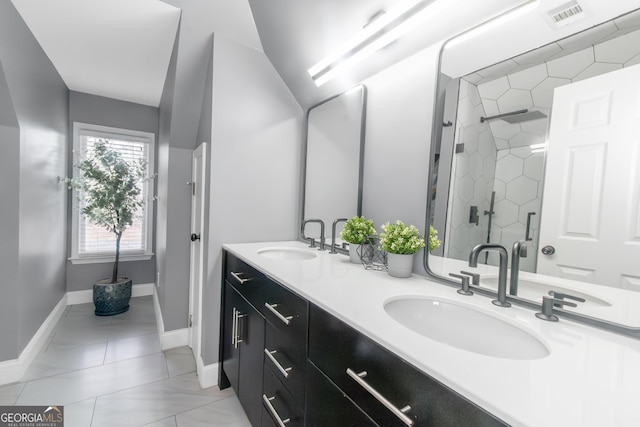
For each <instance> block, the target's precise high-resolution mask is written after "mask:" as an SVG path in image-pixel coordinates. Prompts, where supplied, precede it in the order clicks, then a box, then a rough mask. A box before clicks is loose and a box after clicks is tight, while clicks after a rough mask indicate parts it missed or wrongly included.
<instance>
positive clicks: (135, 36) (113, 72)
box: [11, 0, 180, 107]
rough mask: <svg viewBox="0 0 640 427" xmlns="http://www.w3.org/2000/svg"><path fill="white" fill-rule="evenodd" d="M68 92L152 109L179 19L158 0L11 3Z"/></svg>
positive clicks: (28, 0)
mask: <svg viewBox="0 0 640 427" xmlns="http://www.w3.org/2000/svg"><path fill="white" fill-rule="evenodd" d="M11 1H12V2H13V4H14V5H15V7H16V9H17V10H18V12H19V13H20V15H21V16H22V18H23V19H24V20H25V22H26V24H27V26H28V27H29V29H30V30H31V32H32V33H33V34H34V36H35V37H36V39H37V40H38V42H39V43H40V45H41V46H42V49H43V50H44V51H45V53H46V54H47V56H48V57H49V59H50V60H51V62H52V63H53V65H54V66H55V67H56V69H57V70H58V73H59V74H60V76H61V77H62V79H63V80H64V82H65V83H66V85H67V86H68V87H69V89H71V90H74V91H78V92H85V93H90V94H94V95H100V96H106V97H109V98H115V99H121V100H125V101H130V102H135V103H139V104H144V105H151V106H155V107H157V106H158V105H159V103H160V97H161V95H162V88H163V86H164V82H165V78H166V75H167V68H168V66H169V59H170V58H171V50H172V48H173V43H174V40H175V36H176V31H177V29H178V23H179V20H180V9H178V8H176V7H173V6H171V5H168V4H166V3H164V2H161V1H158V0H11Z"/></svg>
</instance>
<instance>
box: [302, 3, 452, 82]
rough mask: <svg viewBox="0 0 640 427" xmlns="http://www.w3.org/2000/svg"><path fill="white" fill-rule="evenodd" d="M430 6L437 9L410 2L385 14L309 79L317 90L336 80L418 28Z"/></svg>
mask: <svg viewBox="0 0 640 427" xmlns="http://www.w3.org/2000/svg"><path fill="white" fill-rule="evenodd" d="M429 3H432V4H431V5H430V6H433V3H435V0H408V1H405V2H404V3H402V4H401V5H400V6H398V7H395V8H393V9H391V10H389V11H387V12H385V13H384V14H383V15H381V16H380V17H379V18H377V19H375V20H374V21H372V22H371V23H369V24H368V25H367V26H365V27H364V28H363V30H362V31H360V32H359V33H358V34H356V35H355V36H354V37H352V38H351V39H349V40H347V42H345V43H344V44H343V45H341V46H340V47H339V48H338V49H336V50H335V51H334V52H332V53H330V54H329V55H327V56H326V57H324V58H323V59H321V60H320V61H319V62H318V63H317V64H315V65H314V66H313V67H311V68H309V70H308V72H309V75H310V76H311V78H312V79H313V81H314V82H315V83H316V85H317V86H321V85H322V84H324V83H326V82H327V81H329V80H331V79H332V78H333V77H335V75H336V74H337V73H338V72H340V71H343V70H344V69H345V68H347V67H350V66H352V65H354V64H356V63H358V62H360V61H361V60H362V59H364V58H366V57H367V56H369V55H370V54H372V53H373V52H375V51H377V50H379V49H382V48H383V47H384V46H386V45H388V44H389V43H391V42H393V41H394V40H396V39H397V38H399V37H400V36H402V35H403V34H405V33H407V32H408V31H409V30H411V29H412V28H414V27H415V26H416V25H417V24H418V23H419V22H420V20H421V19H424V17H425V16H426V13H424V12H426V11H427V10H429V9H431V7H427V6H428V5H429ZM440 3H444V2H443V1H441V2H440ZM418 17H419V18H418ZM416 18H417V19H416Z"/></svg>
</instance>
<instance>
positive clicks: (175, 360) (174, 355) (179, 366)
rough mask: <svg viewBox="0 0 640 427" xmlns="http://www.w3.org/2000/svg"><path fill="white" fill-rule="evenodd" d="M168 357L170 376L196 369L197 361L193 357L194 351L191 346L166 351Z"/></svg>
mask: <svg viewBox="0 0 640 427" xmlns="http://www.w3.org/2000/svg"><path fill="white" fill-rule="evenodd" d="M164 354H165V356H166V358H167V369H169V376H170V377H175V376H176V375H182V374H186V373H188V372H195V371H196V362H195V360H194V359H193V351H192V350H191V349H190V348H189V347H178V348H172V349H169V350H166V351H165V352H164Z"/></svg>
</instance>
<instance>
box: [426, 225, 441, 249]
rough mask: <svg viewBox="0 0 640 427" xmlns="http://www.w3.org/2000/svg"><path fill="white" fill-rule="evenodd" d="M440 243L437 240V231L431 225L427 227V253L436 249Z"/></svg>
mask: <svg viewBox="0 0 640 427" xmlns="http://www.w3.org/2000/svg"><path fill="white" fill-rule="evenodd" d="M441 244H442V242H441V241H440V240H439V239H438V230H436V229H435V228H433V225H430V226H429V252H431V251H433V250H434V249H436V248H438V247H439V246H440V245H441Z"/></svg>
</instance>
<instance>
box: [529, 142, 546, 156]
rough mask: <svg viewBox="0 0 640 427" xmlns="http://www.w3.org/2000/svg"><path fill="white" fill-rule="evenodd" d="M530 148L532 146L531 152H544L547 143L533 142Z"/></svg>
mask: <svg viewBox="0 0 640 427" xmlns="http://www.w3.org/2000/svg"><path fill="white" fill-rule="evenodd" d="M529 148H531V154H533V153H544V152H545V151H547V143H546V142H543V143H541V144H531V145H530V146H529Z"/></svg>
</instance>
